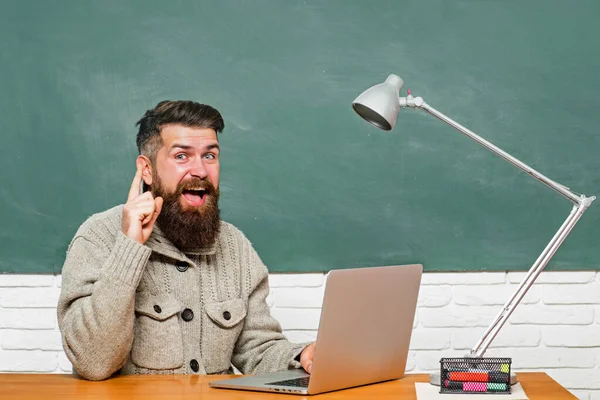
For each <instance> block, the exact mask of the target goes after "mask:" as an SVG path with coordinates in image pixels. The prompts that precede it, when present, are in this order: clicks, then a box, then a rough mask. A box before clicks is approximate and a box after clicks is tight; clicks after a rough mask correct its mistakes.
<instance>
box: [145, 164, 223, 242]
mask: <svg viewBox="0 0 600 400" xmlns="http://www.w3.org/2000/svg"><path fill="white" fill-rule="evenodd" d="M187 188H195V189H197V188H203V189H205V190H206V194H205V195H204V196H205V201H204V204H202V205H201V206H199V207H193V208H190V209H186V210H184V209H183V207H182V205H181V196H182V193H183V191H184V190H185V189H187ZM151 192H152V194H153V195H154V197H157V196H160V197H162V198H163V206H162V209H161V211H160V214H159V215H158V218H157V219H156V223H157V224H158V226H159V227H160V229H161V230H162V232H163V234H164V235H165V236H166V237H167V239H169V240H170V241H171V243H173V244H174V245H175V246H176V247H177V248H178V249H180V250H184V249H197V248H202V247H209V246H211V245H212V244H213V243H214V242H215V239H216V237H217V235H218V234H219V228H220V226H221V224H220V218H219V188H215V187H214V186H213V184H212V183H210V182H209V181H208V180H204V179H200V178H192V179H189V180H187V181H184V182H180V183H179V185H177V188H176V189H175V192H171V193H167V192H166V191H165V189H164V188H163V187H162V182H161V180H160V178H159V177H158V174H157V173H154V174H153V177H152V187H151Z"/></svg>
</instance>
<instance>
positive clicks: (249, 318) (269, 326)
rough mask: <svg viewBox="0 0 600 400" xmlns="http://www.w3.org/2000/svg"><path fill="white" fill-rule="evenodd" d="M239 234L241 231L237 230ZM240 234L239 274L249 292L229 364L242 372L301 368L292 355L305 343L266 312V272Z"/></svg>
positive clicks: (298, 352)
mask: <svg viewBox="0 0 600 400" xmlns="http://www.w3.org/2000/svg"><path fill="white" fill-rule="evenodd" d="M240 234H241V232H240ZM241 235H242V240H243V244H242V246H241V253H242V268H243V271H242V276H243V277H244V280H245V283H244V286H245V289H246V290H247V294H248V304H247V306H248V313H247V315H246V319H245V321H244V328H243V330H242V333H241V334H240V336H239V338H238V341H237V343H236V346H235V349H234V352H233V357H232V363H233V365H235V367H236V368H238V369H239V370H240V371H241V372H242V373H244V374H254V373H259V372H272V371H279V370H286V369H293V368H300V367H301V365H300V363H299V362H298V361H297V360H295V358H296V357H297V356H298V355H299V354H300V353H301V352H302V350H303V349H304V347H306V345H307V343H303V344H298V343H291V342H289V341H288V340H287V339H286V338H285V336H284V335H283V333H282V331H281V326H280V325H279V322H277V320H276V319H275V318H273V317H272V316H271V314H270V312H269V307H268V306H267V302H266V298H267V295H268V294H269V283H268V271H267V267H266V266H265V265H264V264H263V263H262V261H261V259H260V258H259V256H258V254H257V253H256V251H255V250H254V249H253V248H252V245H251V244H250V242H249V241H248V240H247V239H246V238H245V237H244V236H243V234H241Z"/></svg>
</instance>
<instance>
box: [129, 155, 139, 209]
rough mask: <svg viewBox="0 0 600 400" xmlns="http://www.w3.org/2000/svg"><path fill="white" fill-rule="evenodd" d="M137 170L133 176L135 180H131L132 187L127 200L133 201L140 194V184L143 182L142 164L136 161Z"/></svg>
mask: <svg viewBox="0 0 600 400" xmlns="http://www.w3.org/2000/svg"><path fill="white" fill-rule="evenodd" d="M135 165H136V168H137V169H136V171H135V176H134V177H133V182H131V188H130V189H129V196H127V201H131V200H133V199H135V198H136V197H138V196H139V195H140V184H141V183H142V166H141V165H140V164H139V163H136V164H135Z"/></svg>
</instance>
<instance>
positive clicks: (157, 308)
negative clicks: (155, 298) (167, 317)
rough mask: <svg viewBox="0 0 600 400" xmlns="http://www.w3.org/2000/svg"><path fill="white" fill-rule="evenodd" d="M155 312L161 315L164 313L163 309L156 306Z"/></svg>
mask: <svg viewBox="0 0 600 400" xmlns="http://www.w3.org/2000/svg"><path fill="white" fill-rule="evenodd" d="M154 311H156V313H157V314H160V313H161V312H162V309H161V308H160V306H159V305H156V306H154Z"/></svg>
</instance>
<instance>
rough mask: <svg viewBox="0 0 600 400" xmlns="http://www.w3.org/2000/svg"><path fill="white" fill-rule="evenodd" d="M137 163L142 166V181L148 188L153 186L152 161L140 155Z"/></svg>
mask: <svg viewBox="0 0 600 400" xmlns="http://www.w3.org/2000/svg"><path fill="white" fill-rule="evenodd" d="M136 162H137V163H140V164H141V166H142V179H143V180H144V183H145V184H146V185H148V186H150V185H152V163H151V162H150V159H149V158H148V157H146V156H144V155H139V156H138V158H137V160H136Z"/></svg>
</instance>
